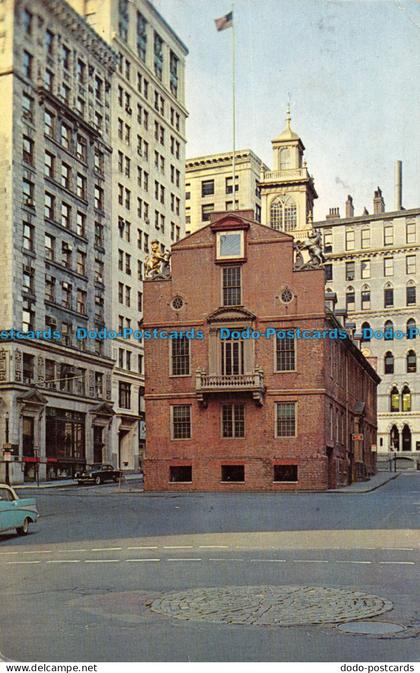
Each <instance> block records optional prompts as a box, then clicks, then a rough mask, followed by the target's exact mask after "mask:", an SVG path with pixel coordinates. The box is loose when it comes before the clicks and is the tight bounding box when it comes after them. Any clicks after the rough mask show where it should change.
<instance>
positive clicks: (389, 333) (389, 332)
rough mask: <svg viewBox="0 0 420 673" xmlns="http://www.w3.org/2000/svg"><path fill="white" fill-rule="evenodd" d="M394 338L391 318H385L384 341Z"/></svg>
mask: <svg viewBox="0 0 420 673" xmlns="http://www.w3.org/2000/svg"><path fill="white" fill-rule="evenodd" d="M393 340H394V323H393V322H392V320H387V321H386V322H385V325H384V341H393Z"/></svg>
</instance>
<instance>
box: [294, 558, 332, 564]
mask: <svg viewBox="0 0 420 673" xmlns="http://www.w3.org/2000/svg"><path fill="white" fill-rule="evenodd" d="M292 561H293V563H329V561H322V560H319V559H292Z"/></svg>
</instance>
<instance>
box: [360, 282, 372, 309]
mask: <svg viewBox="0 0 420 673" xmlns="http://www.w3.org/2000/svg"><path fill="white" fill-rule="evenodd" d="M360 307H361V309H362V311H368V310H369V309H370V287H369V285H363V287H362V291H361V293H360Z"/></svg>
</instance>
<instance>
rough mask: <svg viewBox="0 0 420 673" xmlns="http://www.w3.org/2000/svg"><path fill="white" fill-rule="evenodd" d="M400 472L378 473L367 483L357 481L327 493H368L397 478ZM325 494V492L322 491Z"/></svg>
mask: <svg viewBox="0 0 420 673" xmlns="http://www.w3.org/2000/svg"><path fill="white" fill-rule="evenodd" d="M400 474H401V472H378V473H377V474H375V475H374V476H373V477H371V478H370V479H369V481H357V482H354V483H353V484H350V486H342V487H341V488H331V489H329V490H328V491H326V492H327V493H350V494H352V493H370V492H371V491H376V489H377V488H380V487H381V486H383V485H384V484H387V483H388V482H389V481H391V480H392V479H396V478H397V477H399V476H400ZM324 492H325V491H324Z"/></svg>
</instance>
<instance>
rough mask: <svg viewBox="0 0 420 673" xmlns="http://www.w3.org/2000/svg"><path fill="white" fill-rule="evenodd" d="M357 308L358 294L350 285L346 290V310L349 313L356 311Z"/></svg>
mask: <svg viewBox="0 0 420 673" xmlns="http://www.w3.org/2000/svg"><path fill="white" fill-rule="evenodd" d="M355 308H356V294H355V291H354V287H352V286H351V285H349V287H348V288H347V290H346V309H347V311H354V310H355Z"/></svg>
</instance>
